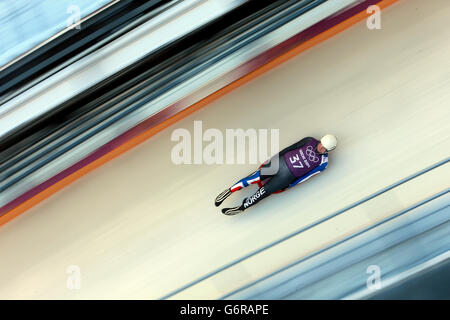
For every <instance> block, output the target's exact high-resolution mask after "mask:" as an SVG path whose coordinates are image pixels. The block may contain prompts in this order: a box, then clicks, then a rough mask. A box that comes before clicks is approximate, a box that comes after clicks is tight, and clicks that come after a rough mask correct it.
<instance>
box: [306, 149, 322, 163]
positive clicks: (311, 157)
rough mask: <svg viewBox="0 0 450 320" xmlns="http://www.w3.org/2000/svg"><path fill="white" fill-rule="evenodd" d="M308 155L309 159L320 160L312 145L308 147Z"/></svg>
mask: <svg viewBox="0 0 450 320" xmlns="http://www.w3.org/2000/svg"><path fill="white" fill-rule="evenodd" d="M306 155H307V156H308V159H309V161H312V162H318V161H319V160H320V159H319V157H318V156H317V155H316V153H315V152H314V149H313V147H312V146H308V147H307V148H306Z"/></svg>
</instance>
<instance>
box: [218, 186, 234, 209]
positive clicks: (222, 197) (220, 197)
mask: <svg viewBox="0 0 450 320" xmlns="http://www.w3.org/2000/svg"><path fill="white" fill-rule="evenodd" d="M230 195H231V189H230V188H228V189H226V190H225V191H224V192H222V193H221V194H219V195H218V196H217V197H216V200H215V205H216V207H218V206H220V205H221V204H222V202H223V201H224V200H225V199H226V198H228V197H229V196H230Z"/></svg>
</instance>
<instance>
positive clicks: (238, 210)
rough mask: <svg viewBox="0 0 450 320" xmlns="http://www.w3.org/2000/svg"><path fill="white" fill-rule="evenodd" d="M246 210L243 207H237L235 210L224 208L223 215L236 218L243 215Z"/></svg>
mask: <svg viewBox="0 0 450 320" xmlns="http://www.w3.org/2000/svg"><path fill="white" fill-rule="evenodd" d="M243 211H244V210H243V209H242V206H237V207H234V208H223V209H222V213H223V214H224V215H226V216H234V215H235V214H238V213H241V212H243Z"/></svg>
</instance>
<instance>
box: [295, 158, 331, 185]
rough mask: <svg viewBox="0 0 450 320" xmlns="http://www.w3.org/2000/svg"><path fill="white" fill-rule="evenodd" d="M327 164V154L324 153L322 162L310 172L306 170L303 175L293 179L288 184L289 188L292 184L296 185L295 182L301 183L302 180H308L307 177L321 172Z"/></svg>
mask: <svg viewBox="0 0 450 320" xmlns="http://www.w3.org/2000/svg"><path fill="white" fill-rule="evenodd" d="M327 165H328V156H327V155H324V156H322V163H321V164H320V166H318V167H317V168H315V169H314V170H311V171H310V172H308V173H307V174H305V175H304V176H302V177H300V178H298V179H296V180H294V181H293V182H292V183H291V184H290V185H289V188H291V187H293V186H295V185H297V184H299V183H302V182H304V181H306V180H308V179H309V178H311V177H313V176H315V175H317V174H319V173H321V172H322V171H323V170H325V169H326V167H327Z"/></svg>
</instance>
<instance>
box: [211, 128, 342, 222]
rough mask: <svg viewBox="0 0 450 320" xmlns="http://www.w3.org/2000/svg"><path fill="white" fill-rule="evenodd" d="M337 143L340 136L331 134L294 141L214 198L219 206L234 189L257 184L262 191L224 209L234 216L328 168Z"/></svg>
mask: <svg viewBox="0 0 450 320" xmlns="http://www.w3.org/2000/svg"><path fill="white" fill-rule="evenodd" d="M336 145H337V139H336V137H335V136H333V135H331V134H327V135H325V136H324V137H323V138H322V139H320V141H318V140H316V139H314V138H311V137H307V138H304V139H302V140H300V141H298V142H297V143H294V144H293V145H291V146H289V147H287V148H285V149H283V150H282V151H280V152H279V153H278V154H276V155H275V156H273V157H272V158H270V159H269V160H268V161H266V162H265V163H264V164H263V165H262V166H261V167H259V168H258V170H257V171H255V172H254V173H252V174H251V175H249V176H247V177H245V178H244V179H242V180H239V181H238V182H237V183H236V184H234V185H233V186H232V187H230V188H228V189H226V190H225V191H223V192H222V193H221V194H219V195H218V196H217V198H216V201H215V205H216V207H218V206H220V205H221V204H222V202H223V201H224V200H225V199H226V198H228V197H229V196H230V195H231V194H232V193H233V192H235V191H238V190H240V189H242V188H244V187H247V186H249V185H250V184H253V183H257V184H258V185H259V186H260V188H259V190H258V191H256V192H255V194H253V195H252V196H251V197H248V198H245V199H244V201H243V202H242V204H241V205H240V206H237V207H234V208H224V209H222V213H223V214H226V215H235V214H238V213H240V212H242V211H244V210H245V209H248V208H249V207H251V206H253V205H255V204H257V203H258V202H259V201H261V200H262V199H264V198H266V197H268V196H270V195H271V194H272V193H278V192H282V191H284V190H286V189H288V188H291V187H293V186H295V185H297V184H299V183H301V182H303V181H306V180H308V179H309V178H311V177H312V176H314V175H316V174H318V173H320V172H322V171H323V170H325V169H326V167H327V165H328V152H329V151H332V150H334V149H335V148H336ZM277 162H278V163H277ZM274 168H275V169H274Z"/></svg>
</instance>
